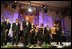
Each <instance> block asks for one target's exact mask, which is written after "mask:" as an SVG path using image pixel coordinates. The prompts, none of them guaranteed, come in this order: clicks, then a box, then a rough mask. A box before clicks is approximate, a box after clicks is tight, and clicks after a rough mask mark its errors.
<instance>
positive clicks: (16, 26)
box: [12, 23, 20, 33]
mask: <svg viewBox="0 0 72 49" xmlns="http://www.w3.org/2000/svg"><path fill="white" fill-rule="evenodd" d="M12 31H13V32H17V33H19V31H20V24H19V23H18V25H16V23H13V26H12Z"/></svg>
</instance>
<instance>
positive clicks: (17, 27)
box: [12, 19, 20, 45]
mask: <svg viewBox="0 0 72 49" xmlns="http://www.w3.org/2000/svg"><path fill="white" fill-rule="evenodd" d="M12 31H13V32H12V33H13V39H12V44H13V45H14V42H15V40H14V39H15V38H16V45H18V35H19V32H20V24H19V23H18V19H16V23H13V26H12Z"/></svg>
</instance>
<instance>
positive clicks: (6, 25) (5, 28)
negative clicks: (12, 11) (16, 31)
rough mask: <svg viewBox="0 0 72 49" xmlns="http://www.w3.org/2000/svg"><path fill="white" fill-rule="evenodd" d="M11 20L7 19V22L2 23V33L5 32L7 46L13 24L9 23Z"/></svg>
mask: <svg viewBox="0 0 72 49" xmlns="http://www.w3.org/2000/svg"><path fill="white" fill-rule="evenodd" d="M9 20H10V19H9V18H6V21H4V22H3V23H2V31H3V36H4V43H5V45H6V44H7V42H8V33H9V29H10V26H11V24H10V23H9Z"/></svg>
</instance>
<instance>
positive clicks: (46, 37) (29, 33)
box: [1, 17, 61, 47]
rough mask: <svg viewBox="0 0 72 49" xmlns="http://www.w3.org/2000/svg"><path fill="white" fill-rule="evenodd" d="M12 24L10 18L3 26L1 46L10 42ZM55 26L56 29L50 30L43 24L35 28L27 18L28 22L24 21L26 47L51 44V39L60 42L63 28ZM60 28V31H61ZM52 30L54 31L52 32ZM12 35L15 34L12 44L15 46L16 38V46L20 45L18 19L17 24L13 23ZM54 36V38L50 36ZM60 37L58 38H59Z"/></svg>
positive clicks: (24, 42)
mask: <svg viewBox="0 0 72 49" xmlns="http://www.w3.org/2000/svg"><path fill="white" fill-rule="evenodd" d="M10 25H11V24H10V23H9V18H7V21H4V22H3V23H2V25H1V28H2V29H1V38H2V39H1V45H3V43H5V45H6V44H7V41H8V33H9V29H10ZM57 26H58V27H56V25H54V27H52V29H51V28H49V25H47V27H45V29H44V28H43V24H41V27H38V26H36V27H35V26H34V25H33V23H32V25H31V23H30V22H29V21H28V17H26V20H25V21H23V45H24V47H26V45H27V44H28V43H37V42H38V41H40V43H43V42H45V43H49V44H50V37H51V38H52V37H53V40H57V43H58V41H59V40H60V39H61V38H60V37H59V36H61V27H60V26H59V25H57ZM59 28H60V29H59ZM51 30H52V31H51ZM12 33H13V38H12V44H13V45H14V41H15V40H14V38H15V37H16V45H17V44H18V35H19V33H20V24H19V23H18V19H16V23H13V26H12ZM51 34H52V36H50V35H51ZM57 36H58V38H57Z"/></svg>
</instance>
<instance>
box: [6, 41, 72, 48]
mask: <svg viewBox="0 0 72 49" xmlns="http://www.w3.org/2000/svg"><path fill="white" fill-rule="evenodd" d="M62 43H63V45H60V44H59V45H56V42H51V45H49V44H45V43H43V44H42V46H44V45H47V46H57V48H62V47H64V46H71V42H62ZM8 45H9V46H11V47H13V46H18V47H23V44H22V43H18V45H11V44H10V43H9V42H8V43H7V45H5V47H6V46H8ZM42 46H39V45H38V44H36V46H34V45H30V46H29V48H42Z"/></svg>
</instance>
